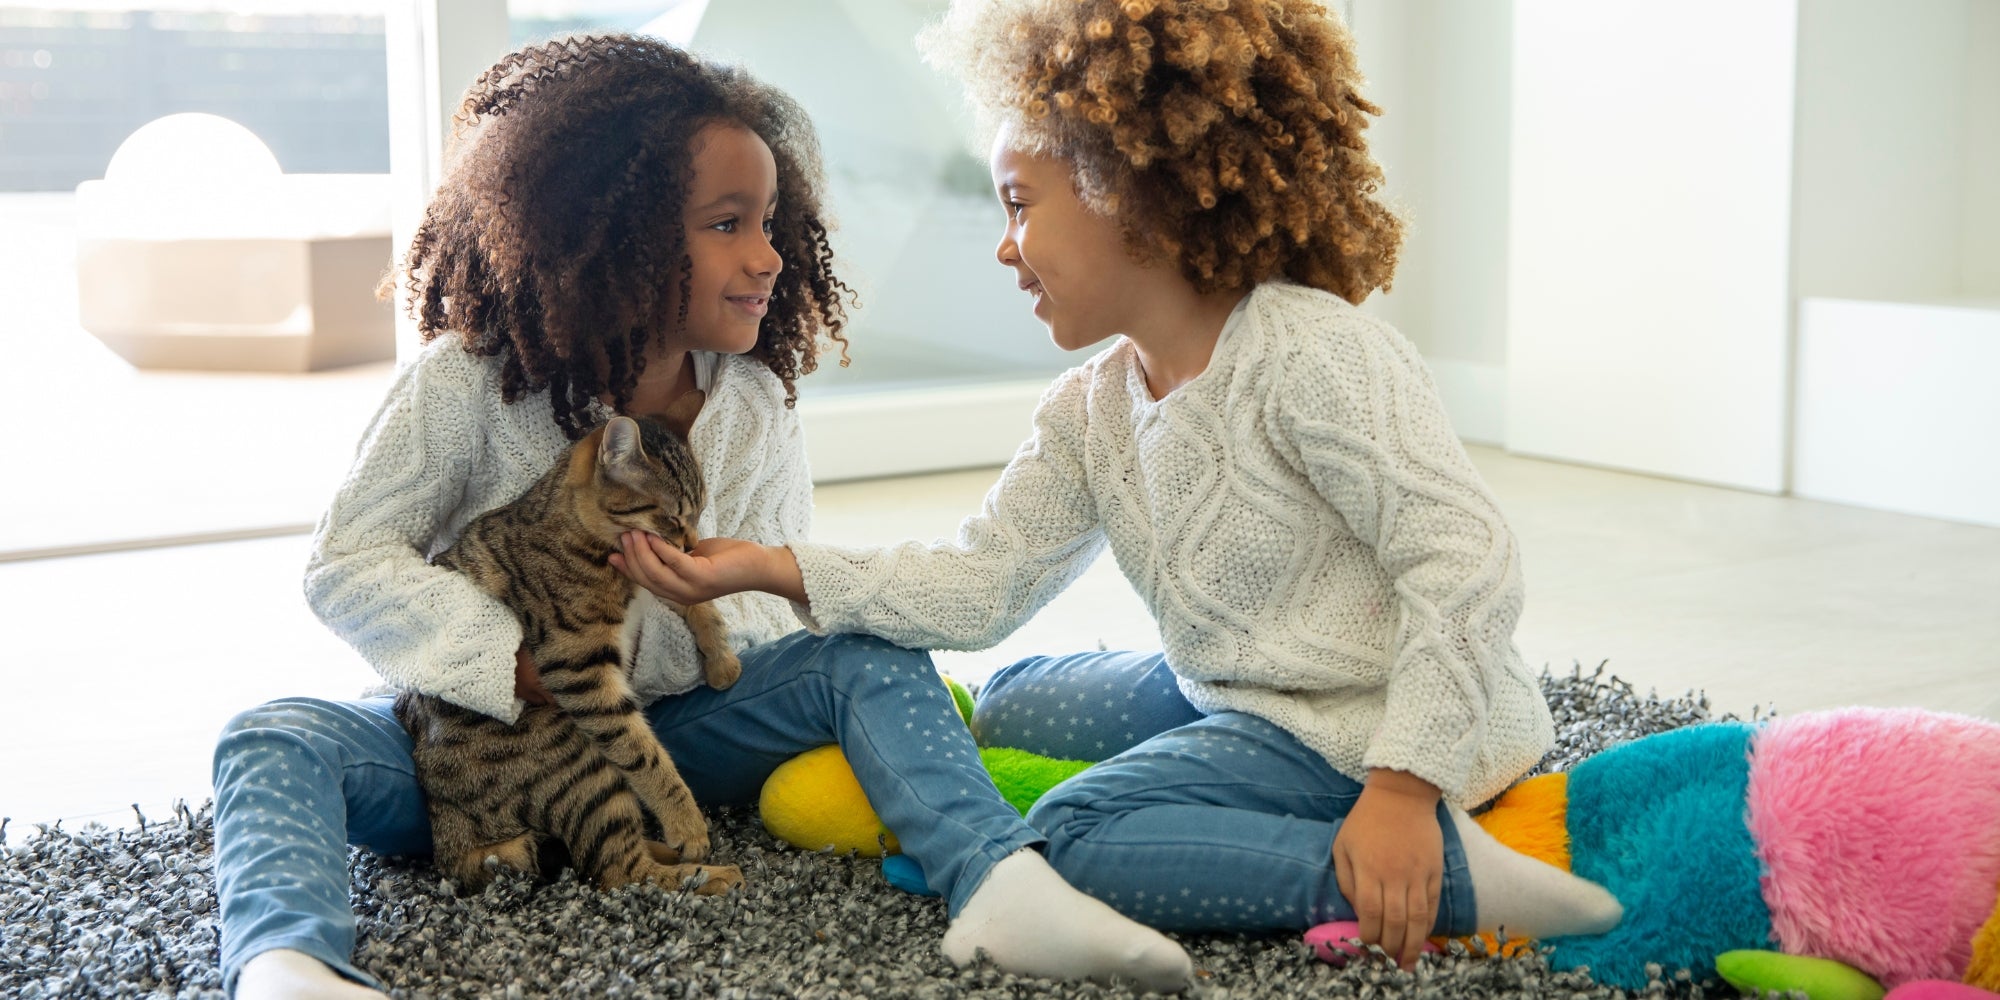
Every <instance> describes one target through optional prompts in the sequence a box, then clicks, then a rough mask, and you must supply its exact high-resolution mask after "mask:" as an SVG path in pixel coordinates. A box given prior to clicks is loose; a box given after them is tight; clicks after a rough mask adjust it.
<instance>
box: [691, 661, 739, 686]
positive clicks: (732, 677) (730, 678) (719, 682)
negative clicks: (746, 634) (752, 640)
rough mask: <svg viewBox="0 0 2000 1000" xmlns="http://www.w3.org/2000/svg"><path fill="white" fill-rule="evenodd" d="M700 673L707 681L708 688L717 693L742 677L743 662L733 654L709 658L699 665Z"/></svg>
mask: <svg viewBox="0 0 2000 1000" xmlns="http://www.w3.org/2000/svg"><path fill="white" fill-rule="evenodd" d="M701 673H702V676H703V677H704V678H706V679H707V680H708V686H709V687H712V688H714V689H716V690H717V691H720V690H722V689H723V688H726V687H728V686H729V685H731V684H734V683H736V679H737V678H738V677H741V676H743V661H742V660H739V659H737V658H736V654H735V653H723V654H722V655H720V656H711V657H709V658H708V659H707V660H706V661H704V662H703V663H702V665H701Z"/></svg>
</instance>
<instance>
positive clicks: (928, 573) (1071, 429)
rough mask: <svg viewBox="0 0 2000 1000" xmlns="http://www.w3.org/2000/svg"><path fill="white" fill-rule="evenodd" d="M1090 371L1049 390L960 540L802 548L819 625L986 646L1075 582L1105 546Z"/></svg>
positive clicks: (821, 629)
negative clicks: (1088, 442)
mask: <svg viewBox="0 0 2000 1000" xmlns="http://www.w3.org/2000/svg"><path fill="white" fill-rule="evenodd" d="M1086 371H1087V369H1076V370H1073V371H1071V372H1069V373H1068V374H1066V375H1064V376H1063V377H1062V378H1061V379H1060V380H1059V381H1057V382H1056V384H1055V385H1053V386H1051V387H1050V388H1049V390H1048V391H1047V392H1046V393H1044V394H1043V396H1042V400H1041V403H1040V404H1039V406H1038V407H1037V408H1036V411H1035V418H1034V434H1033V436H1031V437H1030V438H1029V439H1028V440H1027V441H1026V442H1024V443H1023V444H1022V445H1021V447H1020V449H1019V450H1018V451H1016V452H1015V454H1014V458H1013V460H1012V461H1010V462H1008V463H1007V468H1006V469H1005V470H1003V471H1002V472H1001V473H1000V481H999V482H998V483H996V484H995V485H994V487H993V488H992V489H991V490H990V491H988V492H987V494H986V500H985V503H984V504H983V505H982V508H981V510H980V513H979V514H977V515H975V516H973V517H969V518H966V519H965V521H964V523H962V524H960V525H959V529H958V538H957V540H956V541H951V542H947V541H944V540H942V539H940V540H938V541H934V542H931V543H930V544H924V543H921V542H915V541H911V542H904V543H902V544H899V545H894V546H890V547H887V548H873V549H853V548H840V547H836V546H832V545H808V544H794V545H793V546H792V551H793V553H794V554H795V555H796V556H797V557H798V562H799V570H800V572H801V573H802V574H803V575H804V578H805V589H806V596H807V598H808V600H809V602H810V603H809V605H807V606H797V607H796V610H797V611H798V614H799V619H800V620H801V621H803V622H804V623H805V624H806V626H807V627H808V628H810V629H812V630H813V631H814V632H817V633H821V634H825V633H829V632H867V633H871V634H874V635H878V636H881V637H882V638H885V639H888V640H889V641H891V642H894V643H897V644H898V645H902V646H909V647H913V648H925V649H985V648H987V647H989V646H992V645H993V644H995V643H997V642H999V641H1000V640H1001V639H1004V638H1006V637H1007V636H1008V635H1009V634H1011V633H1012V632H1013V631H1014V630H1015V629H1017V628H1019V627H1021V625H1022V623H1024V622H1026V621H1027V620H1028V619H1029V618H1031V617H1033V616H1034V614H1035V612H1036V611H1039V610H1041V608H1042V606H1043V605H1046V604H1047V603H1048V602H1049V601H1050V600H1051V599H1053V598H1054V597H1055V596H1056V595H1057V594H1059V593H1061V592H1062V591H1063V589H1064V588H1066V587H1068V586H1069V585H1070V584H1071V583H1072V582H1074V581H1075V580H1076V578H1077V577H1078V576H1079V575H1081V574H1082V573H1083V571H1084V570H1086V569H1088V568H1090V564H1091V561H1092V560H1094V559H1095V558H1097V554H1098V553H1099V552H1100V551H1102V550H1103V548H1104V533H1103V531H1102V529H1101V528H1100V526H1099V524H1098V518H1097V508H1096V504H1095V501H1094V500H1093V498H1092V495H1091V490H1090V483H1089V479H1088V477H1087V475H1086V474H1085V466H1084V445H1083V439H1084V433H1085V426H1086V424H1085V406H1084V404H1085V398H1086V392H1087V389H1088V382H1087V380H1086V376H1085V373H1086Z"/></svg>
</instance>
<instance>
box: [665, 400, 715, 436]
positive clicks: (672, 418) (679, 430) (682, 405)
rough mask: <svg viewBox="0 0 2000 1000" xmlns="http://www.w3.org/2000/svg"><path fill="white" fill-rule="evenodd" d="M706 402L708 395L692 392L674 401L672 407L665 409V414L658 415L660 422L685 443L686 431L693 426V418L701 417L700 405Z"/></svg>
mask: <svg viewBox="0 0 2000 1000" xmlns="http://www.w3.org/2000/svg"><path fill="white" fill-rule="evenodd" d="M707 400H708V393H705V392H703V391H701V390H700V389H695V390H692V391H690V392H688V393H686V394H684V395H682V396H681V398H679V399H676V400H674V402H673V405H672V406H669V407H667V412H665V413H662V414H660V422H661V423H663V424H666V425H667V428H668V429H669V430H672V431H673V432H674V433H675V434H678V435H680V439H681V440H683V441H686V440H687V437H688V429H689V428H691V427H693V426H694V418H696V417H698V416H701V404H702V403H704V402H706V401H707Z"/></svg>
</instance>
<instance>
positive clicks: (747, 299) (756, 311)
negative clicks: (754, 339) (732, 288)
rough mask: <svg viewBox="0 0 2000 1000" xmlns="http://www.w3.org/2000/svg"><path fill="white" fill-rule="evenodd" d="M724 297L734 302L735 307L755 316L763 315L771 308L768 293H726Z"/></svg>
mask: <svg viewBox="0 0 2000 1000" xmlns="http://www.w3.org/2000/svg"><path fill="white" fill-rule="evenodd" d="M724 298H726V299H728V300H729V301H730V302H731V303H734V304H735V305H736V307H737V308H739V309H742V310H743V311H745V312H748V313H751V314H752V315H756V316H762V315H764V313H765V312H767V311H769V310H770V308H771V297H770V296H769V295H726V296H724Z"/></svg>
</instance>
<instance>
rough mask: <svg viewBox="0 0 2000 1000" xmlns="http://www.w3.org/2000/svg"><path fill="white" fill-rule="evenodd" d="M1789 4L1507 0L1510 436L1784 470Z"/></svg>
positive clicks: (1673, 462)
mask: <svg viewBox="0 0 2000 1000" xmlns="http://www.w3.org/2000/svg"><path fill="white" fill-rule="evenodd" d="M1796 18H1797V12H1796V5H1795V3H1794V2H1792V0H1762V2H1757V3H1741V2H1737V0H1685V2H1682V3H1677V4H1672V5H1665V4H1635V3H1616V4H1613V3H1603V2H1599V0H1533V2H1528V3H1521V4H1517V5H1516V6H1515V8H1514V52H1513V78H1512V79H1513V97H1514V113H1513V130H1512V164H1511V172H1510V175H1511V193H1512V194H1511V201H1510V216H1509V218H1510V227H1509V229H1510V233H1511V240H1510V243H1509V253H1508V260H1509V262H1510V267H1509V269H1508V274H1509V283H1508V316H1509V323H1508V342H1507V376H1508V379H1507V445H1508V447H1509V448H1510V449H1512V450H1515V451H1519V452H1523V453H1527V454H1533V455H1541V456H1546V457H1551V458H1558V459H1564V460H1568V461H1575V462H1582V463H1586V464H1592V465H1602V466H1607V467H1612V468H1620V469H1629V470H1634V471H1641V472H1648V473H1654V474H1659V475H1667V476H1673V477H1676V478H1682V479H1689V480H1695V481H1699V482H1709V483H1717V484H1722V485H1729V486H1739V487H1744V488H1748V489H1754V490H1762V491H1772V492H1775V491H1779V490H1782V489H1783V488H1784V485H1785V483H1784V477H1785V461H1784V456H1785V447H1786V440H1785V431H1786V419H1785V411H1786V406H1787V399H1786V385H1787V381H1788V374H1789V373H1788V371H1787V367H1788V361H1789V357H1788V351H1789V344H1788V330H1789V323H1790V309H1791V305H1790V302H1791V298H1790V284H1791V283H1790V274H1789V265H1790V259H1791V252H1790V246H1789V236H1790V230H1791V212H1790V205H1791V181H1792V159H1791V147H1792V111H1793V84H1794V40H1795V33H1794V27H1795V24H1796Z"/></svg>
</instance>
